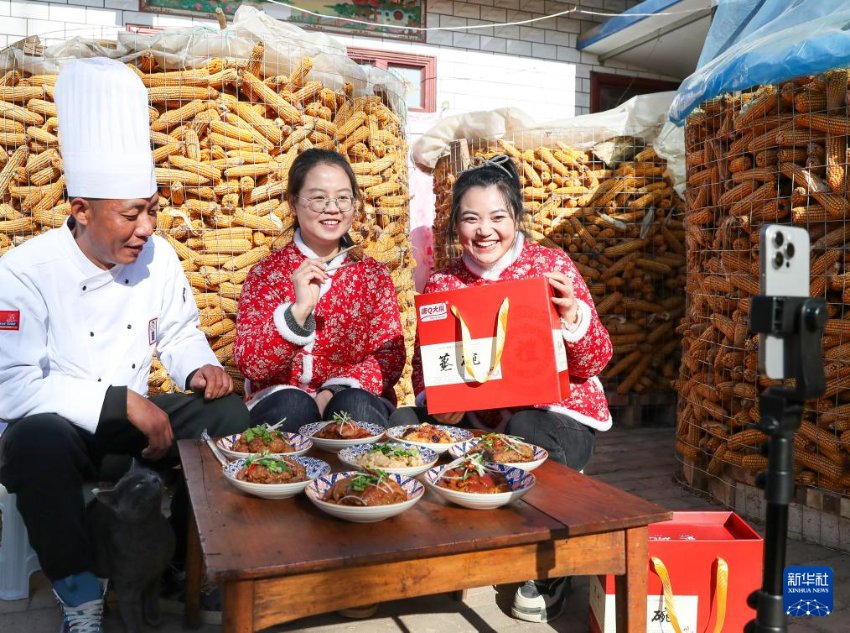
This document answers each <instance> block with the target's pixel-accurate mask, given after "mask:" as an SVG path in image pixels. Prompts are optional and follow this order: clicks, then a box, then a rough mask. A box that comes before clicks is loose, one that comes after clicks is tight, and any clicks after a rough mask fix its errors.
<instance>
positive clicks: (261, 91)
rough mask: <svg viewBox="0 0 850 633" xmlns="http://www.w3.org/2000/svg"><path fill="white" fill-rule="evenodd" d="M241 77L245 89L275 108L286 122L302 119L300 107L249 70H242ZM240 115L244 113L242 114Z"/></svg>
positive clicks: (297, 121) (296, 121)
mask: <svg viewBox="0 0 850 633" xmlns="http://www.w3.org/2000/svg"><path fill="white" fill-rule="evenodd" d="M240 79H241V80H242V89H243V90H245V91H247V93H248V94H250V95H251V96H252V97H253V98H254V99H259V100H260V101H261V102H262V103H263V104H264V105H266V106H268V107H270V108H271V109H272V110H274V111H275V112H276V113H277V115H278V116H279V117H280V118H281V119H283V121H284V122H286V123H290V124H294V123H299V122H300V121H301V113H300V112H299V111H298V109H297V108H296V107H295V106H294V105H292V104H291V103H289V102H288V101H287V100H286V99H284V98H283V97H281V96H280V95H279V94H278V93H276V92H275V91H274V90H272V89H271V88H270V87H269V86H267V85H265V84H264V83H263V82H262V81H261V80H260V79H258V78H257V77H256V76H255V75H253V74H251V73H250V72H248V71H241V72H240ZM240 116H242V115H241V114H240ZM243 118H245V117H243ZM246 120H248V119H246ZM270 140H271V139H270Z"/></svg>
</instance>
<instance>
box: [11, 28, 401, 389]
mask: <svg viewBox="0 0 850 633" xmlns="http://www.w3.org/2000/svg"><path fill="white" fill-rule="evenodd" d="M263 56H264V47H263V44H262V43H259V44H257V45H256V46H255V47H254V50H253V52H252V54H251V57H250V59H247V60H236V59H231V58H214V59H210V60H208V61H207V62H206V63H205V64H204V65H203V66H200V67H197V68H192V69H185V70H180V71H168V72H165V71H162V70H161V69H159V68H158V67H157V65H156V60H155V58H154V57H153V55H144V56H142V57H141V58H139V60H138V61H137V62H135V63H133V64H130V65H129V66H130V68H132V69H133V70H134V71H135V72H136V73H137V74H138V75H139V77H140V78H141V80H142V82H143V83H144V84H145V86H146V87H147V88H148V95H149V98H150V125H151V143H152V146H153V148H154V152H153V153H154V160H155V162H156V179H157V183H158V184H159V186H160V213H159V216H158V220H157V231H158V233H159V234H160V235H162V236H163V237H165V239H167V240H168V241H169V242H170V243H171V245H172V246H173V247H174V248H175V250H176V251H177V253H178V255H179V256H180V259H181V261H182V263H183V268H184V270H185V271H186V275H187V277H188V279H189V281H190V283H191V286H192V288H193V289H194V291H195V293H196V294H195V299H196V301H197V304H198V308H199V309H200V313H201V326H202V328H203V330H204V332H205V333H206V334H207V336H208V338H209V340H210V343H211V345H212V347H213V349H214V350H215V353H216V355H217V356H218V358H219V360H220V361H221V362H222V363H223V364H224V365H225V367H226V368H227V369H228V371H229V372H230V373H231V374H232V375H233V376H234V378H235V379H236V380H237V383H238V386H239V388H240V389H241V387H242V384H241V382H242V379H241V376H240V375H239V372H238V371H237V370H236V368H235V366H234V363H233V340H234V338H235V327H236V308H237V302H238V298H239V293H240V290H241V287H242V283H243V282H244V280H245V278H246V276H247V274H248V271H249V270H250V268H251V266H252V265H253V264H255V263H256V262H258V261H260V260H261V259H263V258H264V257H266V256H267V255H269V253H270V252H271V251H273V250H275V249H278V248H280V247H281V246H283V245H285V244H286V243H288V242H289V241H290V240H291V239H292V235H293V232H294V227H293V215H292V213H291V211H290V209H289V207H288V205H287V204H286V202H285V201H284V200H283V194H284V192H285V191H286V186H287V173H288V170H289V167H290V166H291V165H292V162H293V161H294V160H295V157H296V156H298V154H299V152H301V151H303V150H305V149H307V148H310V147H320V148H326V149H336V150H337V151H339V152H341V153H343V154H344V155H346V156H347V157H348V159H349V161H350V162H351V164H352V166H353V168H354V171H355V173H356V174H357V180H358V184H359V185H360V192H361V194H362V197H363V200H364V205H362V208H361V209H360V210H359V212H358V214H357V215H356V216H355V220H354V226H353V229H352V231H351V235H352V237H353V239H354V240H355V242H357V243H359V244H361V245H362V246H363V250H364V252H365V254H366V255H369V256H370V257H373V258H375V259H377V260H378V261H381V262H383V263H385V264H386V265H387V266H388V267H389V268H390V270H391V274H392V278H393V281H394V282H395V285H396V288H397V290H398V297H399V304H400V309H401V312H402V319H403V322H404V326H405V327H404V329H405V337H406V340H407V343H408V354H410V352H411V351H412V345H413V338H414V334H415V325H416V324H415V312H414V308H413V268H414V266H415V262H414V260H413V258H412V257H411V255H410V243H409V231H408V219H409V214H408V213H407V203H408V201H409V195H408V184H407V164H406V156H407V144H406V141H405V137H404V134H405V130H404V127H405V124H404V121H403V119H402V118H401V117H400V116H399V114H398V112H397V109H396V108H395V105H396V104H395V103H392V102H391V100H390V98H389V96H388V95H386V94H381V95H372V96H354V95H353V94H352V86H351V84H349V83H345V84H343V85H341V86H339V87H338V89H337V88H335V87H330V86H325V85H323V84H322V83H321V82H319V81H313V80H311V78H310V71H311V69H312V65H313V63H312V60H311V58H309V57H305V58H303V59H301V60H300V62H299V63H298V64H297V65H296V66H295V67H294V68H292V71H291V73H289V74H288V75H275V76H267V75H266V72H265V67H264V65H263ZM55 81H56V76H55V75H37V76H30V75H28V74H27V73H21V72H18V71H16V70H11V71H8V72H6V73H5V74H3V75H2V76H0V255H2V253H4V252H5V251H7V250H8V249H10V248H13V247H14V246H15V245H17V244H20V243H21V242H23V241H25V240H26V239H28V238H30V237H32V236H33V235H36V234H38V233H40V232H42V231H45V230H48V229H50V228H53V227H57V226H60V225H61V224H62V222H63V221H64V220H65V217H66V216H67V214H68V211H69V203H68V201H67V199H66V194H65V183H64V177H63V175H62V158H61V156H60V153H59V147H58V138H57V132H58V122H57V118H56V106H55V105H54V104H53V87H54V84H55ZM409 378H410V367H409V363H408V367H407V369H406V371H405V375H404V377H403V379H402V381H401V383H400V385H399V388H398V389H397V391H398V392H399V394H398V395H399V398H400V400H401V401H407V400H409V399H410V398H411V388H410V380H409ZM150 387H151V389H152V390H153V391H155V392H160V391H169V390H171V389H173V388H174V385H173V384H172V383H171V381H170V379H169V378H168V376H167V374H166V372H165V369H164V368H163V367H162V366H161V365H159V364H158V363H157V362H155V363H154V366H153V368H152V373H151V378H150Z"/></svg>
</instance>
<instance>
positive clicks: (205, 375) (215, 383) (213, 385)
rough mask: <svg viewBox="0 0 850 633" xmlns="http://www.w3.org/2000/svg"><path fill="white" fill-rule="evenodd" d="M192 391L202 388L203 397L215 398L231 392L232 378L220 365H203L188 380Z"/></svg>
mask: <svg viewBox="0 0 850 633" xmlns="http://www.w3.org/2000/svg"><path fill="white" fill-rule="evenodd" d="M189 388H190V389H191V390H192V391H200V390H201V389H203V390H204V398H206V399H207V400H215V399H216V398H221V397H222V396H226V395H228V394H231V393H233V378H231V377H230V374H228V373H227V372H226V371H224V370H223V369H222V368H221V367H216V366H215V365H203V366H202V367H201V368H200V369H198V371H196V372H195V373H194V375H193V376H192V380H191V381H190V382H189Z"/></svg>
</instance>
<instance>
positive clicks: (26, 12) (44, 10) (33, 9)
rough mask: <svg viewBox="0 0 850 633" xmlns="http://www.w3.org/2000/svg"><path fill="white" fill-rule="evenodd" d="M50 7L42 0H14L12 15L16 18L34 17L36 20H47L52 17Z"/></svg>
mask: <svg viewBox="0 0 850 633" xmlns="http://www.w3.org/2000/svg"><path fill="white" fill-rule="evenodd" d="M49 13H50V7H49V6H48V5H46V4H42V3H40V2H38V3H36V2H26V1H25V0H12V4H11V13H8V14H7V15H11V16H12V17H15V18H33V19H35V20H47V19H49V18H50V16H49Z"/></svg>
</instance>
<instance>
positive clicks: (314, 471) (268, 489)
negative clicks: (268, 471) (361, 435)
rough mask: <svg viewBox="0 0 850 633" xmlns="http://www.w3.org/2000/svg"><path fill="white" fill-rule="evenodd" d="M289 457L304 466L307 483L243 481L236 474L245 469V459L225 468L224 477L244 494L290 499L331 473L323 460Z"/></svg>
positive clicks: (300, 456)
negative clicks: (319, 478)
mask: <svg viewBox="0 0 850 633" xmlns="http://www.w3.org/2000/svg"><path fill="white" fill-rule="evenodd" d="M287 457H289V458H290V459H292V461H294V462H298V463H299V464H301V465H302V466H304V468H305V470H306V471H307V480H306V481H299V482H296V483H291V484H257V483H253V482H250V481H242V480H241V479H237V478H236V473H238V472H239V471H240V470H242V469H243V468H245V463H246V462H247V461H248V460H247V459H245V458H242V459H237V460H236V461H235V462H230V463H229V464H228V465H227V466H224V467H223V469H224V476H225V477H226V478H227V481H229V482H230V483H231V484H233V485H234V486H235V487H236V488H238V489H239V490H241V491H242V492H247V493H248V494H252V495H255V496H257V497H262V498H263V499H288V498H289V497H294V496H295V495H297V494H298V493H299V492H301V491H302V490H304V489H305V488H306V487H307V486H309V485H310V483H311V482H312V481H313V480H315V479H316V478H317V477H321V476H322V475H326V474H327V473H329V472H331V467H330V465H329V464H327V463H326V462H323V461H322V460H321V459H316V458H315V457H304V456H303V455H299V456H295V457H293V456H292V455H287Z"/></svg>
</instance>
